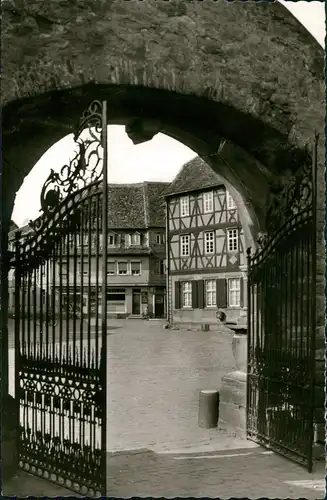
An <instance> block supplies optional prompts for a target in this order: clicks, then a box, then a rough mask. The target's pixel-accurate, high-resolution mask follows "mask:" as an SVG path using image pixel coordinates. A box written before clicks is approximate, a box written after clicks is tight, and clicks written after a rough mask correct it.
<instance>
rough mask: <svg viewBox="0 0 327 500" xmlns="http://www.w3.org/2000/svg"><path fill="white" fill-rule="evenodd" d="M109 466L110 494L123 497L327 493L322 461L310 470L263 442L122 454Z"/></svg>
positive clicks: (320, 495)
mask: <svg viewBox="0 0 327 500" xmlns="http://www.w3.org/2000/svg"><path fill="white" fill-rule="evenodd" d="M108 471H109V472H108V493H107V495H108V496H114V497H119V498H128V497H130V496H132V495H133V496H140V497H145V496H148V497H149V496H150V497H161V496H162V497H166V498H172V497H176V496H180V497H216V498H217V497H219V498H230V497H236V498H251V499H252V498H253V499H254V498H260V497H265V498H267V497H268V498H296V499H298V498H307V499H310V500H311V499H312V500H313V499H319V498H324V497H325V495H324V491H325V481H324V464H322V463H321V464H319V467H318V470H317V471H316V472H314V473H313V474H308V473H307V472H306V471H305V469H303V468H302V467H301V466H299V465H296V464H293V463H291V462H289V461H288V460H287V459H285V458H283V457H280V456H278V455H276V454H274V453H272V452H269V451H268V452H267V450H264V449H263V448H261V447H257V448H255V449H248V448H245V449H244V448H243V449H239V450H230V451H228V452H226V451H220V452H215V453H210V454H208V453H205V454H199V453H196V454H189V453H184V454H182V455H181V454H179V455H163V454H155V453H153V452H146V451H140V452H138V453H137V452H130V453H129V454H127V453H119V454H115V455H113V456H111V457H110V458H109V463H108ZM304 484H307V485H308V487H304V486H303V485H304Z"/></svg>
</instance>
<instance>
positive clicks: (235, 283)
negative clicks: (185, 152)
mask: <svg viewBox="0 0 327 500" xmlns="http://www.w3.org/2000/svg"><path fill="white" fill-rule="evenodd" d="M164 196H165V198H166V210H167V226H166V231H167V256H168V258H167V264H168V266H167V267H168V273H167V290H168V297H169V301H168V319H169V320H170V321H171V322H172V323H173V324H188V326H189V324H191V325H201V324H209V325H210V324H211V325H216V324H217V318H216V313H217V311H218V310H219V311H223V312H224V313H225V314H226V317H227V320H231V321H233V320H236V319H237V318H238V317H239V315H240V312H241V310H242V307H243V297H244V290H243V288H244V287H243V278H242V272H241V269H240V266H244V265H245V264H246V256H245V251H244V250H245V249H244V237H243V230H242V226H241V223H240V219H239V211H238V208H237V206H236V204H235V202H234V200H233V198H232V196H231V195H230V193H229V192H228V191H227V190H226V187H225V185H224V183H223V182H222V179H221V177H220V176H219V175H217V174H216V173H215V172H214V171H213V170H212V169H211V168H210V167H209V166H208V165H207V164H206V163H205V162H204V161H203V160H201V159H200V158H195V159H194V160H191V161H190V162H188V163H186V164H185V165H184V166H183V167H182V169H181V170H180V172H179V173H178V175H177V176H176V178H175V179H174V181H173V182H172V183H171V184H170V186H169V188H168V189H167V190H166V191H165V193H164Z"/></svg>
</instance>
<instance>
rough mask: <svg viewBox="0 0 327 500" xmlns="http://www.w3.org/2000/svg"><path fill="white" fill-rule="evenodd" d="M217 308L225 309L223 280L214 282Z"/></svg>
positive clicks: (224, 283) (225, 291)
mask: <svg viewBox="0 0 327 500" xmlns="http://www.w3.org/2000/svg"><path fill="white" fill-rule="evenodd" d="M216 287H217V307H227V280H226V279H225V278H223V279H218V280H216Z"/></svg>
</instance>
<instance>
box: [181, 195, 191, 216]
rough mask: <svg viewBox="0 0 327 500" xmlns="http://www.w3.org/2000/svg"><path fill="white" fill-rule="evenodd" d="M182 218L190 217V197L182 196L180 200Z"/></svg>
mask: <svg viewBox="0 0 327 500" xmlns="http://www.w3.org/2000/svg"><path fill="white" fill-rule="evenodd" d="M180 207H181V217H187V216H188V215H190V200H189V197H188V196H182V198H181V199H180Z"/></svg>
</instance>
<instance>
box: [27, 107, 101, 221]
mask: <svg viewBox="0 0 327 500" xmlns="http://www.w3.org/2000/svg"><path fill="white" fill-rule="evenodd" d="M85 129H88V138H83V137H82V135H83V132H84V131H85ZM74 141H75V143H76V146H77V151H75V156H74V157H73V158H72V159H71V160H70V162H69V164H66V165H64V166H63V167H62V168H61V169H60V171H59V172H55V171H54V170H53V169H51V172H50V174H49V176H48V178H47V180H46V181H45V183H44V185H43V187H42V191H41V196H40V198H41V212H43V213H42V215H41V216H40V217H38V219H36V220H35V221H30V222H29V224H30V226H31V227H32V228H33V229H34V230H35V231H39V230H40V229H42V227H43V225H44V223H45V221H46V220H47V217H49V216H50V215H51V214H52V213H53V212H55V211H56V209H57V208H58V206H59V205H60V203H61V202H62V201H63V199H65V198H66V197H67V196H69V195H71V194H73V193H74V192H75V191H77V190H79V189H82V188H84V187H86V186H87V185H90V184H91V183H94V182H96V181H98V180H100V179H101V176H102V159H103V158H102V154H101V153H102V103H101V102H99V101H93V102H92V103H91V104H90V106H89V107H88V108H87V110H86V111H85V112H84V113H83V115H82V117H81V119H80V122H79V124H78V127H77V129H76V132H75V134H74Z"/></svg>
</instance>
